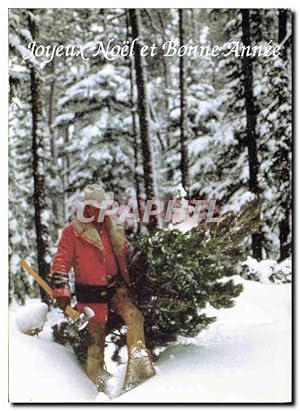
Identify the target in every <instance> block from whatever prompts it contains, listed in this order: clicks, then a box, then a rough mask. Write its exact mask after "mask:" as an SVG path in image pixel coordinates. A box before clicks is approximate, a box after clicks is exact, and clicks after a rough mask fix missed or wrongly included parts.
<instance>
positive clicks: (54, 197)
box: [48, 58, 62, 226]
mask: <svg viewBox="0 0 300 411" xmlns="http://www.w3.org/2000/svg"><path fill="white" fill-rule="evenodd" d="M50 64H51V66H50V69H51V74H50V89H49V106H48V128H49V133H50V150H51V163H52V164H51V167H50V174H51V178H52V179H55V177H56V175H57V156H56V147H55V132H54V130H53V128H52V124H53V121H54V118H55V89H56V76H55V58H54V59H53V60H52V61H51V63H50ZM61 200H62V199H61V195H60V194H59V193H58V192H57V190H56V189H52V190H51V201H52V209H53V215H54V216H55V221H56V223H57V225H59V226H60V222H59V218H58V211H59V206H58V203H59V202H60V201H61Z"/></svg>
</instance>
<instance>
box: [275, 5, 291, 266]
mask: <svg viewBox="0 0 300 411" xmlns="http://www.w3.org/2000/svg"><path fill="white" fill-rule="evenodd" d="M286 35H287V10H284V9H280V10H279V15H278V42H279V43H282V42H283V40H284V39H285V38H286ZM281 57H282V59H283V60H285V61H286V60H287V46H286V44H283V46H282V49H281ZM285 102H286V101H285V98H284V96H283V94H282V93H280V92H279V107H280V106H281V105H283V104H284V103H285ZM279 138H281V139H284V141H283V143H284V144H282V147H281V150H280V155H279V162H280V164H279V170H280V171H279V180H280V183H281V185H283V186H284V187H288V188H286V189H285V192H284V193H282V202H281V208H282V210H283V213H284V216H283V219H282V220H281V221H280V223H279V241H280V260H284V259H286V258H287V257H288V256H289V255H290V242H289V234H290V214H291V198H290V183H291V182H290V161H289V148H290V145H291V142H290V141H289V138H288V137H287V136H286V130H282V133H281V132H280V133H279Z"/></svg>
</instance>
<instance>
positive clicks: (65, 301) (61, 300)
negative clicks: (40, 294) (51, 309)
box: [56, 297, 71, 311]
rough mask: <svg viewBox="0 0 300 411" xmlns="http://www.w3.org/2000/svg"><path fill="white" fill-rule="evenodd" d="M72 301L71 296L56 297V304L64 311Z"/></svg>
mask: <svg viewBox="0 0 300 411" xmlns="http://www.w3.org/2000/svg"><path fill="white" fill-rule="evenodd" d="M70 302H71V298H70V297H57V298H56V305H57V306H58V307H59V308H60V309H61V310H63V311H65V309H66V306H67V305H70Z"/></svg>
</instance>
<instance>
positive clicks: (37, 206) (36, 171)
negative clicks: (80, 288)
mask: <svg viewBox="0 0 300 411" xmlns="http://www.w3.org/2000/svg"><path fill="white" fill-rule="evenodd" d="M32 15H33V13H32V12H31V15H30V16H29V19H28V21H29V30H30V33H31V35H32V39H33V40H37V38H38V27H37V24H36V21H35V18H34V16H33V17H32ZM30 79H31V107H32V109H31V110H32V170H33V183H34V193H33V201H34V223H35V230H36V242H37V259H38V270H39V275H40V276H41V277H42V278H45V277H46V275H47V274H48V272H49V264H48V262H47V256H48V230H47V226H46V222H45V215H44V213H45V211H46V208H47V207H46V197H45V170H44V164H43V158H42V155H43V151H44V135H43V133H44V129H43V125H42V118H43V114H42V113H43V111H42V99H41V79H40V73H39V72H38V71H37V69H36V68H35V67H34V66H32V67H31V69H30ZM41 298H42V300H43V301H45V302H49V299H48V298H47V295H46V294H45V292H44V291H43V290H42V289H41Z"/></svg>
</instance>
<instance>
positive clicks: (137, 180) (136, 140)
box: [126, 11, 141, 232]
mask: <svg viewBox="0 0 300 411" xmlns="http://www.w3.org/2000/svg"><path fill="white" fill-rule="evenodd" d="M126 28H127V39H128V40H129V37H130V34H129V13H128V11H127V13H126ZM129 59H130V60H129V78H130V100H131V105H132V107H131V118H132V134H133V150H134V183H135V193H136V201H137V207H138V214H139V218H140V219H141V207H140V200H141V190H140V176H139V174H138V166H139V138H138V125H137V121H136V111H135V98H134V82H133V76H134V62H133V58H132V57H129ZM137 226H138V232H140V229H141V221H138V222H137Z"/></svg>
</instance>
